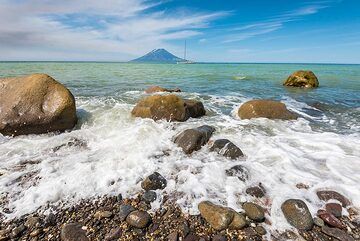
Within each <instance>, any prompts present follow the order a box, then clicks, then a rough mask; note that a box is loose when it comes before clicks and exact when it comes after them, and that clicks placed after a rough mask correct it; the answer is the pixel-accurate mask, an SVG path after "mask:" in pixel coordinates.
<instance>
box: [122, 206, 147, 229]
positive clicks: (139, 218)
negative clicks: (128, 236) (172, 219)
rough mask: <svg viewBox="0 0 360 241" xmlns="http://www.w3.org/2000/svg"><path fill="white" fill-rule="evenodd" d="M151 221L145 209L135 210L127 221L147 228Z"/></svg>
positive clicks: (138, 226)
mask: <svg viewBox="0 0 360 241" xmlns="http://www.w3.org/2000/svg"><path fill="white" fill-rule="evenodd" d="M150 221H151V217H150V215H149V214H148V213H147V212H145V211H139V210H137V211H133V212H131V213H130V214H129V215H128V216H127V218H126V222H127V223H128V224H130V225H131V226H133V227H135V228H146V227H147V226H149V224H150Z"/></svg>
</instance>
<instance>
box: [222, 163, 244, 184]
mask: <svg viewBox="0 0 360 241" xmlns="http://www.w3.org/2000/svg"><path fill="white" fill-rule="evenodd" d="M225 173H226V175H228V176H230V177H238V178H239V179H240V180H241V181H243V182H245V181H246V180H247V179H249V171H248V169H246V167H244V166H242V165H236V166H233V167H232V168H230V169H227V170H226V171H225Z"/></svg>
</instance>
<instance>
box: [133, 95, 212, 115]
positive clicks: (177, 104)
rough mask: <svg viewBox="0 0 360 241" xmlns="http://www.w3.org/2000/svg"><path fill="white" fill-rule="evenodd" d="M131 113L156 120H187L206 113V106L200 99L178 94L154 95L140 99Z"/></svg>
mask: <svg viewBox="0 0 360 241" xmlns="http://www.w3.org/2000/svg"><path fill="white" fill-rule="evenodd" d="M131 114H132V115H133V116H135V117H141V118H152V119H153V120H155V121H157V120H161V119H165V120H167V121H186V120H187V119H189V118H190V117H193V118H197V117H200V116H203V115H205V108H204V106H203V104H202V103H201V102H200V101H195V100H183V99H182V98H180V97H179V96H177V95H173V94H171V95H153V96H147V97H145V98H143V99H142V100H140V101H139V103H137V105H136V106H135V107H134V109H133V110H132V111H131Z"/></svg>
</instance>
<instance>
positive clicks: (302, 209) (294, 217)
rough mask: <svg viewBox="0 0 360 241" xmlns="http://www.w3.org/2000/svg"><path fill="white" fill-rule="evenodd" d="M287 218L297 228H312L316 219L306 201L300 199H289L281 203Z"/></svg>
mask: <svg viewBox="0 0 360 241" xmlns="http://www.w3.org/2000/svg"><path fill="white" fill-rule="evenodd" d="M281 210H282V212H283V213H284V216H285V218H286V220H287V221H288V222H289V223H290V224H291V225H292V226H294V227H295V228H297V229H303V230H311V229H312V227H313V226H314V221H313V219H312V217H311V214H310V211H309V209H308V207H307V206H306V204H305V202H304V201H302V200H299V199H288V200H286V201H285V202H284V203H283V204H282V205H281Z"/></svg>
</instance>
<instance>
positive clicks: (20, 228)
mask: <svg viewBox="0 0 360 241" xmlns="http://www.w3.org/2000/svg"><path fill="white" fill-rule="evenodd" d="M25 229H26V227H25V226H24V225H23V224H21V225H20V226H18V227H16V228H14V229H13V230H12V232H11V235H10V236H11V237H12V238H16V237H18V236H19V235H20V234H21V233H22V232H23V231H24V230H25Z"/></svg>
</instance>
